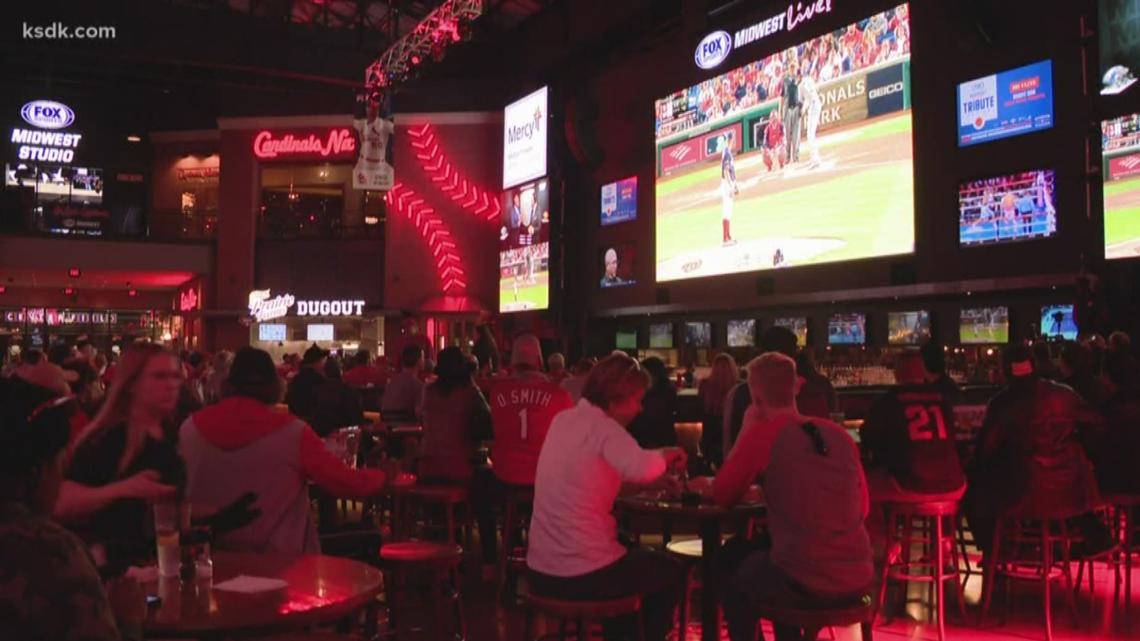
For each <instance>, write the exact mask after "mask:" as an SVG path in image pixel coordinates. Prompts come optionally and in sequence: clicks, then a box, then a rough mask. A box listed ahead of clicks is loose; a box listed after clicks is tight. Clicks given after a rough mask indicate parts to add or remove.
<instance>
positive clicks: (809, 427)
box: [803, 423, 831, 456]
mask: <svg viewBox="0 0 1140 641" xmlns="http://www.w3.org/2000/svg"><path fill="white" fill-rule="evenodd" d="M803 429H804V433H806V434H807V435H808V437H809V438H810V439H811V444H812V445H813V446H814V447H815V453H816V454H819V455H820V456H827V455H828V453H830V451H831V450H830V449H828V447H827V443H825V442H824V441H823V434H820V433H819V427H818V426H816V424H815V423H804V425H803Z"/></svg>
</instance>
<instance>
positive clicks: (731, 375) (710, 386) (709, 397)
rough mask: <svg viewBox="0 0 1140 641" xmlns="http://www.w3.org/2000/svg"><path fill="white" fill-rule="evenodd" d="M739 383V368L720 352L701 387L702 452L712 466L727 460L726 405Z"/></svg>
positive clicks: (732, 360) (734, 361) (699, 391)
mask: <svg viewBox="0 0 1140 641" xmlns="http://www.w3.org/2000/svg"><path fill="white" fill-rule="evenodd" d="M739 382H740V368H738V367H737V365H736V360H735V359H733V358H732V355H731V354H727V353H722V354H717V356H716V358H714V359H713V365H712V372H711V373H710V374H709V377H708V378H706V379H704V380H702V381H701V384H700V386H699V387H698V394H699V395H700V397H701V408H702V416H701V422H702V423H703V429H702V430H701V454H703V455H704V457H705V462H707V463H708V464H709V465H714V466H719V465H720V464H721V463H722V462H723V461H724V443H723V440H724V430H723V429H722V427H723V425H724V405H725V401H726V399H727V398H728V393H729V392H730V391H731V390H732V388H733V387H736V384H737V383H739Z"/></svg>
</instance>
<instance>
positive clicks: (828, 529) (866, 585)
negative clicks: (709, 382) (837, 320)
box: [712, 353, 875, 641]
mask: <svg viewBox="0 0 1140 641" xmlns="http://www.w3.org/2000/svg"><path fill="white" fill-rule="evenodd" d="M749 384H750V385H751V386H752V388H753V389H754V390H757V391H759V394H758V399H757V400H759V401H760V402H761V403H762V404H763V406H764V410H765V423H770V424H772V425H781V426H782V427H781V428H780V430H779V432H778V433H777V435H776V438H775V440H774V441H773V443H772V445H771V457H770V460H769V462H767V466H766V467H767V469H766V470H765V471H764V495H765V498H766V501H767V504H768V529H769V533H770V534H771V549H755V548H751V549H746V548H747V545H746V544H745V545H736V546H735V548H736V549H735V550H734V549H732V548H733V543H735V542H730V544H729V545H728V546H726V550H725V555H724V556H725V560H726V561H728V563H725V564H723V567H727V568H732V569H733V571H732V573H731V575H729V576H725V577H722V579H721V583H722V586H723V588H722V589H723V590H724V614H725V619H726V620H727V622H728V633H729V638H730V639H732V641H752V640H753V639H755V638H756V635H757V634H758V628H757V623H758V617H757V614H756V612H757V608H758V606H759V605H760V604H762V603H768V604H778V605H781V606H786V607H798V608H811V607H826V606H829V605H833V604H834V605H839V604H844V605H846V604H851V603H857V602H859V600H860V599H861V598H862V597H863V596H864V595H866V594H870V590H871V587H872V584H873V582H874V580H875V576H874V568H873V565H872V561H871V543H870V540H869V539H868V536H867V530H866V528H865V526H864V520H865V519H866V516H867V511H868V505H869V502H868V499H867V484H866V481H865V479H864V478H863V468H862V465H861V464H860V462H859V451H858V448H856V446H855V443H854V441H852V439H851V437H850V436H848V435H847V432H845V431H844V430H843V428H842V427H840V426H839V425H836V424H835V423H833V422H831V421H828V420H825V419H818V418H809V417H805V416H803V415H801V414H800V413H799V411H798V410H797V409H796V400H795V399H796V385H797V376H796V364H795V361H793V360H792V359H791V358H789V357H787V356H784V355H782V354H776V353H768V354H764V355H762V356H760V357H759V358H758V359H756V361H754V364H753V365H750V366H749ZM755 427H756V426H748V427H745V428H744V430H743V431H742V432H741V434H740V439H739V440H738V442H737V444H736V447H734V448H733V450H732V453H731V454H730V455H729V457H728V460H727V461H725V464H724V467H723V468H721V470H720V473H718V474H717V476H716V479H715V480H714V481H713V488H712V492H713V498H714V500H715V501H716V503H717V504H718V505H721V506H723V507H730V506H732V505H733V504H735V503H737V502H738V501H739V500H740V499H741V497H743V496H744V493H745V492H746V491H747V490H748V487H749V486H750V485H751V483H752V482H753V480H754V479H755V478H756V476H757V474H758V473H759V471H760V470H761V469H763V467H764V466H763V465H762V464H761V461H759V460H758V458H759V457H757V455H756V450H757V449H758V446H759V447H762V443H761V442H760V441H762V440H763V439H761V438H759V435H762V434H763V432H762V431H761V430H756V429H754V428H755ZM775 631H776V638H777V640H782V639H785V638H788V639H798V638H801V636H800V632H799V631H798V630H795V629H791V628H787V627H786V626H782V625H777V626H776V627H775Z"/></svg>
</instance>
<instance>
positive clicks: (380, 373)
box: [341, 349, 388, 387]
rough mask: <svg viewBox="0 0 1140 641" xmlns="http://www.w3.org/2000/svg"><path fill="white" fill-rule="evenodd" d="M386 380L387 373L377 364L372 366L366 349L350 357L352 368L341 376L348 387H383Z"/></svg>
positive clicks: (370, 356) (370, 357)
mask: <svg viewBox="0 0 1140 641" xmlns="http://www.w3.org/2000/svg"><path fill="white" fill-rule="evenodd" d="M387 379H388V376H387V373H386V372H385V371H384V369H383V368H381V367H379V364H378V363H377V364H373V362H372V354H370V353H369V352H368V350H366V349H361V350H357V352H356V354H354V355H353V357H352V367H350V368H349V370H348V371H347V372H345V373H344V374H343V375H342V376H341V380H343V381H344V382H345V384H346V385H348V386H349V387H384V385H385V384H386V383H387V382H388V380H387Z"/></svg>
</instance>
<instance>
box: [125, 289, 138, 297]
mask: <svg viewBox="0 0 1140 641" xmlns="http://www.w3.org/2000/svg"><path fill="white" fill-rule="evenodd" d="M138 295H139V292H138V290H136V289H134V288H131V289H128V290H127V296H130V297H131V298H134V297H135V296H138Z"/></svg>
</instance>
